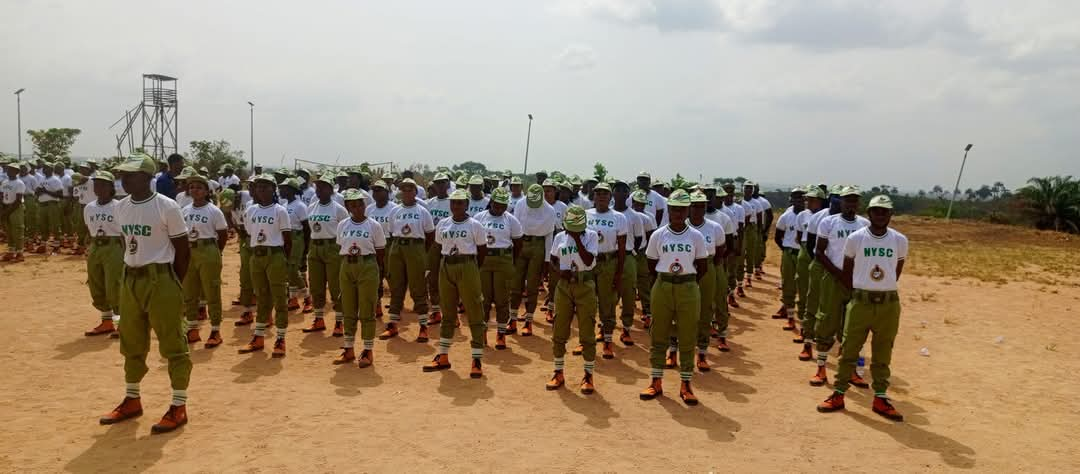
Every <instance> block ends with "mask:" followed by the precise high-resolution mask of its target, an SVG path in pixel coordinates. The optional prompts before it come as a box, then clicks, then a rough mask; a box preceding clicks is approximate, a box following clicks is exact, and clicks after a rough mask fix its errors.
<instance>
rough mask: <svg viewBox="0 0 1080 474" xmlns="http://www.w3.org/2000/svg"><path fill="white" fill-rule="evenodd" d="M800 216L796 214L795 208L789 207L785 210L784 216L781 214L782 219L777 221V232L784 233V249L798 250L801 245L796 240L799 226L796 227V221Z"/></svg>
mask: <svg viewBox="0 0 1080 474" xmlns="http://www.w3.org/2000/svg"><path fill="white" fill-rule="evenodd" d="M797 218H798V216H796V214H795V208H794V207H789V208H787V209H786V210H784V213H783V214H780V218H779V219H777V220H776V230H782V231H784V240H783V242H782V243H783V244H784V248H787V249H798V248H799V243H798V242H797V241H796V240H795V236H796V232H798V226H797V225H796V223H795V222H796V219H797Z"/></svg>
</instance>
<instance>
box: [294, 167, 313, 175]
mask: <svg viewBox="0 0 1080 474" xmlns="http://www.w3.org/2000/svg"><path fill="white" fill-rule="evenodd" d="M296 174H298V175H299V174H304V175H306V176H308V177H310V176H311V170H309V169H307V168H300V169H297V170H296Z"/></svg>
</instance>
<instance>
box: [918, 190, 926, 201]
mask: <svg viewBox="0 0 1080 474" xmlns="http://www.w3.org/2000/svg"><path fill="white" fill-rule="evenodd" d="M918 196H919V197H920V198H922V199H926V190H925V189H920V190H919V193H918Z"/></svg>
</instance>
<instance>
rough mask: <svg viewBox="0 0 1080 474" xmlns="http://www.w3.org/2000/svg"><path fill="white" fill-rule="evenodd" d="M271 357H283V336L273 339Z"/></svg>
mask: <svg viewBox="0 0 1080 474" xmlns="http://www.w3.org/2000/svg"><path fill="white" fill-rule="evenodd" d="M271 357H274V358H280V357H285V338H283V337H279V338H278V339H277V340H276V341H274V352H273V353H272V354H271Z"/></svg>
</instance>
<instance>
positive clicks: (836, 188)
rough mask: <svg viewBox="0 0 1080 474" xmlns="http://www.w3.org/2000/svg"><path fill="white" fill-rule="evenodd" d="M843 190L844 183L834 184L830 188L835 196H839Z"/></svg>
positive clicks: (830, 192)
mask: <svg viewBox="0 0 1080 474" xmlns="http://www.w3.org/2000/svg"><path fill="white" fill-rule="evenodd" d="M842 192H844V185H842V184H834V185H832V187H831V188H829V194H831V195H833V196H839V195H840V193H842Z"/></svg>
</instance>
